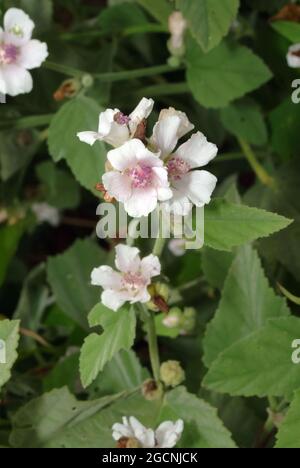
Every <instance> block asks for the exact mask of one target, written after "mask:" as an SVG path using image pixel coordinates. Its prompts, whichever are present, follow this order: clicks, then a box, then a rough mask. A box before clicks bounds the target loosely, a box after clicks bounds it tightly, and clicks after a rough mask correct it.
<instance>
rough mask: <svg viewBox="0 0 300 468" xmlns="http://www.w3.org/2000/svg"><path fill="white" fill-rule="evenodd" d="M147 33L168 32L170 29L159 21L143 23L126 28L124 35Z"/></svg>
mask: <svg viewBox="0 0 300 468" xmlns="http://www.w3.org/2000/svg"><path fill="white" fill-rule="evenodd" d="M145 33H154V34H155V33H168V29H167V28H166V27H165V26H163V25H161V24H157V23H148V24H141V25H139V26H131V27H129V28H126V29H124V31H123V32H122V36H124V37H127V36H133V35H135V34H145Z"/></svg>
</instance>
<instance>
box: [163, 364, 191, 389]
mask: <svg viewBox="0 0 300 468" xmlns="http://www.w3.org/2000/svg"><path fill="white" fill-rule="evenodd" d="M160 377H161V380H162V382H163V383H164V384H165V385H166V386H167V387H177V385H180V384H181V383H182V382H183V381H184V380H185V372H184V370H183V369H182V367H181V365H180V363H179V362H178V361H166V362H163V363H162V365H161V366H160Z"/></svg>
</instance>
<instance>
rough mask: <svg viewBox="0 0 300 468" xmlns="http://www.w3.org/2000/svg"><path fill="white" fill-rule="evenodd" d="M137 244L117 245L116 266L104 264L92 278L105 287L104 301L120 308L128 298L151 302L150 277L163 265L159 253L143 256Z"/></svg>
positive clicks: (115, 307) (112, 307)
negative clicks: (132, 245) (114, 267)
mask: <svg viewBox="0 0 300 468" xmlns="http://www.w3.org/2000/svg"><path fill="white" fill-rule="evenodd" d="M139 253H140V252H139V250H138V249H137V248H135V247H128V246H127V245H123V244H119V245H117V247H116V261H115V263H116V267H117V268H118V270H119V272H116V271H114V270H113V269H112V268H111V267H109V266H101V267H99V268H95V269H94V270H93V271H92V275H91V281H92V284H93V285H94V286H102V288H103V289H104V291H103V293H102V296H101V301H102V303H103V304H104V305H105V306H106V307H108V308H109V309H112V310H114V311H117V310H118V309H119V308H120V307H121V306H122V305H123V304H124V303H125V302H127V301H129V302H130V303H131V304H134V303H136V302H142V303H146V302H149V301H150V299H151V296H150V294H149V292H148V286H149V285H150V284H151V278H152V277H154V276H158V275H159V274H160V270H161V266H160V262H159V259H158V257H156V256H154V255H148V256H147V257H145V258H143V259H141V258H140V255H139Z"/></svg>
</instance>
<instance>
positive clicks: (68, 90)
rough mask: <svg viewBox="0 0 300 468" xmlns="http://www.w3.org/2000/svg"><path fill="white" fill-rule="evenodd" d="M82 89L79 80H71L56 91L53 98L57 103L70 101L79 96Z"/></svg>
mask: <svg viewBox="0 0 300 468" xmlns="http://www.w3.org/2000/svg"><path fill="white" fill-rule="evenodd" d="M80 88H81V83H80V81H79V80H78V79H77V78H70V79H69V80H66V81H64V82H63V83H62V84H61V86H60V87H59V88H58V89H57V90H56V91H55V93H54V95H53V97H54V99H55V101H63V100H64V99H66V98H68V99H70V98H73V97H74V96H76V95H77V94H78V92H79V91H80Z"/></svg>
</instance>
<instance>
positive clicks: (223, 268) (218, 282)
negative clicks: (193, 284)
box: [202, 247, 234, 289]
mask: <svg viewBox="0 0 300 468" xmlns="http://www.w3.org/2000/svg"><path fill="white" fill-rule="evenodd" d="M233 259H234V254H233V253H232V252H221V251H217V250H214V249H210V248H209V247H205V248H204V249H203V250H202V268H203V272H204V275H205V278H206V280H207V281H208V283H209V284H210V285H211V286H213V287H214V288H217V289H222V288H223V286H224V282H225V279H226V276H227V274H228V271H229V268H230V266H231V264H232V261H233Z"/></svg>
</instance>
